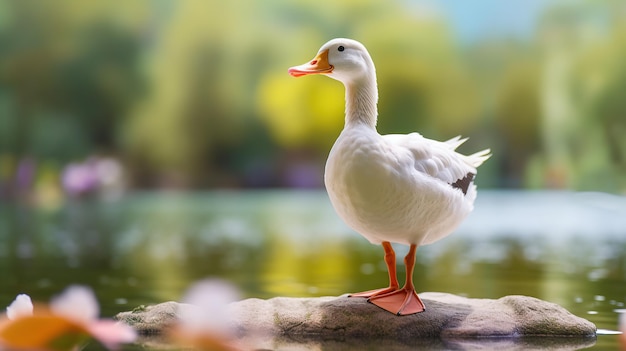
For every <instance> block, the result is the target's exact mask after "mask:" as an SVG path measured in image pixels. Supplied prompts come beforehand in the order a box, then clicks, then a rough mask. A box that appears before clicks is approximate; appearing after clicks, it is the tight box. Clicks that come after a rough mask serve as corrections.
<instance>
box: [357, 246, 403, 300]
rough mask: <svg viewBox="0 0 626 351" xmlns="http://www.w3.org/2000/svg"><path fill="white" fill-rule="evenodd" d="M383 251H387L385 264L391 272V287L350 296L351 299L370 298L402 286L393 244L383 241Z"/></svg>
mask: <svg viewBox="0 0 626 351" xmlns="http://www.w3.org/2000/svg"><path fill="white" fill-rule="evenodd" d="M383 249H385V263H386V264H387V271H388V272H389V287H388V288H383V289H376V290H369V291H364V292H360V293H356V294H350V295H349V297H366V298H370V297H374V296H378V295H383V294H388V293H390V292H394V291H396V290H398V288H399V287H400V284H398V277H397V276H396V253H395V252H394V251H393V247H391V243H390V242H388V241H383Z"/></svg>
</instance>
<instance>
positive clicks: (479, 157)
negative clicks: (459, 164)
mask: <svg viewBox="0 0 626 351" xmlns="http://www.w3.org/2000/svg"><path fill="white" fill-rule="evenodd" d="M489 157H491V149H485V150H482V151H478V152H476V153H473V154H471V155H469V156H465V158H466V160H467V163H469V164H470V165H471V166H472V167H474V168H478V166H480V165H482V164H483V162H485V161H487V160H488V159H489Z"/></svg>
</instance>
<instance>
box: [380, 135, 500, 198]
mask: <svg viewBox="0 0 626 351" xmlns="http://www.w3.org/2000/svg"><path fill="white" fill-rule="evenodd" d="M383 139H384V140H385V141H386V142H388V143H390V144H391V145H393V146H395V147H400V148H402V149H405V150H407V151H409V152H410V154H411V155H412V156H413V161H414V164H413V166H414V168H415V170H417V171H418V172H421V173H424V174H428V175H430V176H432V177H435V178H437V179H439V180H441V181H443V182H445V183H447V184H449V185H451V186H452V187H453V188H458V189H460V190H461V191H463V193H464V194H466V193H467V189H468V188H469V186H470V184H471V183H472V181H473V180H474V176H475V175H476V168H477V167H478V166H480V165H481V164H482V163H483V162H485V161H486V160H487V159H488V158H489V157H491V153H490V150H489V149H486V150H482V151H479V152H477V153H475V154H472V155H469V156H466V155H462V154H460V153H458V152H456V151H455V150H456V148H458V147H459V146H460V145H461V144H463V143H464V142H465V141H466V140H467V138H461V137H460V136H457V137H455V138H452V139H450V140H448V141H444V142H441V141H436V140H431V139H427V138H424V137H423V136H422V135H420V134H419V133H411V134H389V135H385V136H383Z"/></svg>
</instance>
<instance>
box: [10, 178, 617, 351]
mask: <svg viewBox="0 0 626 351" xmlns="http://www.w3.org/2000/svg"><path fill="white" fill-rule="evenodd" d="M475 207H476V208H475V211H474V212H473V213H472V214H471V215H470V217H469V218H468V219H467V220H466V221H465V222H464V223H463V225H462V226H461V227H460V228H459V229H458V230H457V231H456V232H455V233H454V234H452V235H450V236H449V237H447V238H445V239H443V240H441V241H439V242H437V243H434V244H432V245H428V246H424V247H421V248H419V249H418V252H417V253H418V255H417V256H418V257H417V265H416V268H415V283H416V286H417V290H418V291H440V292H448V293H453V294H459V295H463V296H468V297H475V298H499V297H502V296H505V295H513V294H524V295H530V296H534V297H537V298H540V299H544V300H547V301H551V302H554V303H557V304H560V305H561V306H563V307H565V308H566V309H568V310H569V311H571V312H572V313H574V314H575V315H578V316H580V317H583V318H586V319H588V320H590V321H592V322H594V323H595V324H596V325H597V327H598V328H599V329H604V330H609V331H614V330H617V328H618V327H617V321H618V317H619V313H620V312H621V311H624V309H626V307H625V303H626V198H624V197H620V196H614V195H607V194H597V193H569V192H517V191H511V192H509V191H484V190H483V191H481V193H480V194H479V197H478V200H477V202H476V205H475ZM396 248H397V253H398V260H399V261H400V262H399V263H401V259H402V257H403V255H404V254H405V253H406V251H407V248H406V247H403V246H396ZM382 258H383V257H382V249H381V248H380V247H378V246H374V245H371V244H369V242H367V240H365V239H364V238H362V237H361V236H360V235H358V234H356V233H355V232H353V231H352V230H350V229H349V228H348V227H347V226H345V225H344V224H343V223H342V221H341V220H340V219H339V218H338V217H337V216H336V215H335V213H334V211H333V209H332V207H331V205H330V203H329V201H328V198H327V197H326V194H325V192H323V191H245V192H244V191H242V192H237V191H233V192H230V191H229V192H226V191H224V192H222V191H219V192H206V193H193V194H187V193H137V194H133V195H129V196H127V197H125V198H123V199H121V200H118V201H113V202H98V201H95V200H92V201H88V200H83V201H75V202H72V203H68V204H67V205H66V206H64V207H63V208H60V209H55V210H45V209H33V208H28V207H26V206H23V205H22V206H19V205H7V204H2V205H0V277H1V278H0V306H6V305H8V304H9V303H10V302H11V301H12V300H13V299H14V298H15V296H16V295H17V294H18V293H28V294H29V295H31V296H32V297H33V299H35V300H41V301H47V300H49V299H50V297H51V296H54V295H56V294H58V293H59V292H61V291H62V290H63V289H64V288H65V287H67V286H68V285H70V284H84V285H88V286H91V287H92V288H93V289H94V290H95V293H96V295H97V297H98V300H99V302H100V305H101V314H102V315H104V316H113V315H115V314H116V313H118V312H121V311H127V310H131V309H133V308H135V307H137V306H139V305H147V304H155V303H160V302H163V301H167V300H180V298H181V296H182V295H183V293H184V292H185V290H186V289H187V288H188V287H189V286H190V285H191V283H193V282H194V281H197V280H200V279H203V278H206V277H220V278H223V279H226V280H228V281H230V282H232V283H233V284H235V285H236V286H237V287H238V288H239V289H240V290H241V292H242V294H243V296H244V297H260V298H269V297H274V296H326V295H335V296H336V295H341V294H344V293H347V292H354V291H362V290H367V289H371V288H378V287H382V286H383V285H385V284H386V283H387V273H386V269H385V265H384V262H383V260H382ZM398 269H399V272H398V274H399V276H400V277H402V274H403V271H402V270H403V265H402V264H399V266H398ZM617 340H618V339H617V336H615V335H599V336H598V338H597V340H596V342H595V345H594V346H593V347H592V349H595V350H612V349H617V348H618V347H619V346H618V341H617ZM546 342H549V344H545V346H550V347H554V346H555V345H554V340H546ZM538 343H539V345H540V346H541V345H542V341H541V340H540V341H538ZM465 346H467V348H470V349H475V348H477V347H478V348H480V347H487V348H489V347H488V344H484V345H482V346H481V344H480V342H478V343H477V342H476V341H474V342H473V343H471V344H469V345H465ZM563 346H564V348H566V349H567V348H569V347H568V346H566V344H564V345H563ZM88 349H90V347H88ZM93 349H95V348H93ZM126 349H128V350H131V349H142V348H141V347H140V346H138V345H136V346H128V347H127V348H126ZM320 349H328V348H324V347H321V348H320ZM332 349H333V350H339V349H341V350H350V349H351V347H350V345H340V346H337V345H333V347H332ZM374 349H375V348H372V350H374Z"/></svg>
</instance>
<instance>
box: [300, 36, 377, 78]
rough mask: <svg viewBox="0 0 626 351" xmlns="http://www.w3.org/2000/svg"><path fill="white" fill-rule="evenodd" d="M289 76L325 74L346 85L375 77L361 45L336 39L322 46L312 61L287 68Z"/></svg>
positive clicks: (356, 42) (365, 50)
mask: <svg viewBox="0 0 626 351" xmlns="http://www.w3.org/2000/svg"><path fill="white" fill-rule="evenodd" d="M289 74H291V75H292V76H294V77H301V76H305V75H309V74H325V75H327V76H329V77H331V78H333V79H336V80H338V81H341V82H343V83H344V84H346V83H350V82H355V81H359V80H362V79H367V78H370V77H375V68H374V63H373V62H372V58H371V57H370V54H369V53H368V52H367V49H366V48H365V46H363V44H361V43H359V42H358V41H356V40H352V39H345V38H337V39H333V40H331V41H329V42H327V43H326V44H324V45H322V47H321V48H320V50H319V51H318V52H317V56H315V58H313V60H311V61H309V62H307V63H305V64H303V65H300V66H294V67H291V68H289ZM374 79H375V78H374Z"/></svg>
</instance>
